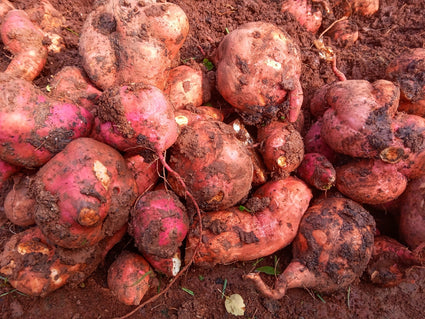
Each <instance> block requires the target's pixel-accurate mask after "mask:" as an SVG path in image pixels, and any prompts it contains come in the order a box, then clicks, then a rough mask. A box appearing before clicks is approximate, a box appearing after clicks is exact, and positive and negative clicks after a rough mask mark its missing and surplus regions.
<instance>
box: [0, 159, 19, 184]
mask: <svg viewBox="0 0 425 319" xmlns="http://www.w3.org/2000/svg"><path fill="white" fill-rule="evenodd" d="M17 172H19V167H16V166H14V165H11V164H9V163H7V162H5V161H3V160H1V159H0V190H1V189H2V188H3V186H4V185H6V183H7V181H8V179H9V178H10V177H11V176H12V175H13V174H15V173H17Z"/></svg>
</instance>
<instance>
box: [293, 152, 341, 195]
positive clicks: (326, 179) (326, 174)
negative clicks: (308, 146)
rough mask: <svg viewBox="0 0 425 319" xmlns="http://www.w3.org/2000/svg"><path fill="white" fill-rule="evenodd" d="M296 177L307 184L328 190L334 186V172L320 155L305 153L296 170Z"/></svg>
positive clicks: (326, 160)
mask: <svg viewBox="0 0 425 319" xmlns="http://www.w3.org/2000/svg"><path fill="white" fill-rule="evenodd" d="M297 176H298V177H299V178H301V179H302V180H303V181H304V182H306V183H307V184H309V185H311V186H313V187H315V188H317V189H319V190H328V189H330V188H331V187H332V186H334V184H335V180H336V172H335V168H334V167H333V165H332V163H331V162H329V160H328V159H327V158H326V157H325V156H324V155H322V154H319V153H306V154H304V157H303V160H302V162H301V164H300V166H298V168H297Z"/></svg>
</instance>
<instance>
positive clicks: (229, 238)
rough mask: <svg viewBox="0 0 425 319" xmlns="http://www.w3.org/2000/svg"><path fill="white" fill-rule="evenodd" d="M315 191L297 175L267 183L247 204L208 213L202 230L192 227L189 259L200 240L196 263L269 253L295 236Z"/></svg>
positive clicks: (230, 261)
mask: <svg viewBox="0 0 425 319" xmlns="http://www.w3.org/2000/svg"><path fill="white" fill-rule="evenodd" d="M311 199H312V193H311V191H310V189H309V188H308V186H307V185H306V184H305V183H304V182H303V181H301V180H299V179H298V178H296V177H291V176H290V177H287V178H285V179H281V180H277V181H272V182H267V183H266V184H264V185H263V186H261V187H260V188H259V189H258V190H257V191H256V192H255V193H254V195H253V196H252V197H251V198H250V199H249V200H248V202H247V203H246V204H245V205H244V206H240V207H232V208H229V209H226V210H221V211H215V212H209V213H208V214H206V215H204V216H203V218H202V224H203V232H202V234H199V231H198V228H197V224H196V223H194V224H193V225H192V226H191V230H190V232H189V235H188V239H187V244H186V258H187V259H188V260H189V258H191V257H192V256H193V254H194V249H195V247H196V245H197V242H198V239H199V237H201V243H200V247H199V250H198V252H197V254H196V255H195V256H194V263H195V264H197V265H200V266H208V267H212V266H214V265H216V264H229V263H232V262H236V261H247V260H253V259H256V258H260V257H264V256H268V255H270V254H273V253H274V252H276V251H278V250H279V249H282V248H283V247H285V246H287V245H289V244H290V243H291V242H292V240H293V239H294V237H295V235H296V233H297V230H298V225H299V223H300V220H301V218H302V216H303V215H304V213H305V211H306V210H307V208H308V205H309V203H310V200H311Z"/></svg>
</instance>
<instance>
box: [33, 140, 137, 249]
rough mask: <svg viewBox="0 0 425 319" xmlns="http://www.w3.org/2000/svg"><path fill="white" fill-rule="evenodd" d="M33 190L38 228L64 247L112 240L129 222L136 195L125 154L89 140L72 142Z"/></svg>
mask: <svg viewBox="0 0 425 319" xmlns="http://www.w3.org/2000/svg"><path fill="white" fill-rule="evenodd" d="M32 191H33V193H34V194H35V198H36V200H37V207H36V211H35V221H36V223H37V225H38V226H39V227H40V229H41V231H42V232H43V234H45V235H46V237H47V238H48V239H49V240H50V241H51V242H53V243H55V244H56V245H58V246H62V247H65V248H81V247H87V246H91V245H94V244H96V243H97V242H99V241H100V240H102V239H103V238H105V237H107V236H111V235H113V234H114V233H115V232H116V231H118V230H119V229H120V228H121V227H122V226H123V225H125V224H126V223H127V221H128V217H129V213H130V207H131V206H132V205H133V203H134V201H135V199H136V196H137V186H136V183H135V180H134V177H133V175H132V174H131V172H130V171H129V170H128V169H127V165H126V162H125V160H124V158H123V157H122V155H121V154H120V153H118V151H116V150H115V149H113V148H112V147H110V146H108V145H106V144H103V143H100V142H98V141H96V140H93V139H90V138H79V139H76V140H74V141H72V142H71V143H69V144H68V145H67V146H66V147H65V149H64V150H63V151H61V152H60V153H58V154H57V155H56V156H55V157H53V158H52V159H51V160H50V161H49V162H48V163H46V164H45V165H44V166H43V167H42V168H40V169H39V171H38V172H37V173H36V175H35V178H34V181H33V185H32Z"/></svg>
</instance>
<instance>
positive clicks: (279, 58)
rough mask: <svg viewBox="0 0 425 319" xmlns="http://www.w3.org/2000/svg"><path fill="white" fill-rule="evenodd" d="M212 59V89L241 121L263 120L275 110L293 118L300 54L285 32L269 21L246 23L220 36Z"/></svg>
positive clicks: (298, 95) (298, 89)
mask: <svg viewBox="0 0 425 319" xmlns="http://www.w3.org/2000/svg"><path fill="white" fill-rule="evenodd" d="M214 59H215V61H214V62H215V65H216V67H217V71H216V77H217V84H216V86H217V89H218V91H219V92H220V94H221V95H222V96H223V97H224V99H225V100H226V101H227V102H229V103H230V104H231V105H232V106H233V107H235V108H236V109H237V110H239V111H240V112H241V115H242V116H243V117H244V121H245V122H247V123H249V124H257V123H259V122H262V121H268V120H270V119H273V118H276V116H277V114H278V113H279V112H281V113H287V114H289V116H288V119H289V121H290V122H295V121H296V119H297V118H298V115H299V113H300V109H301V105H302V101H303V92H302V88H301V83H300V80H299V79H300V74H301V59H300V50H299V48H298V46H297V45H296V44H295V43H294V42H293V40H292V39H291V37H290V36H289V35H288V34H286V33H285V32H283V31H282V30H281V29H279V28H278V27H276V26H274V25H273V24H270V23H266V22H249V23H245V24H243V25H241V26H239V27H238V28H237V29H236V30H234V31H232V32H230V33H229V34H227V35H226V36H225V37H224V39H223V40H222V41H221V43H220V44H219V46H218V48H217V51H216V54H215V58H214ZM287 96H288V98H289V109H288V106H287V105H286V104H285V102H286V98H287Z"/></svg>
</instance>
